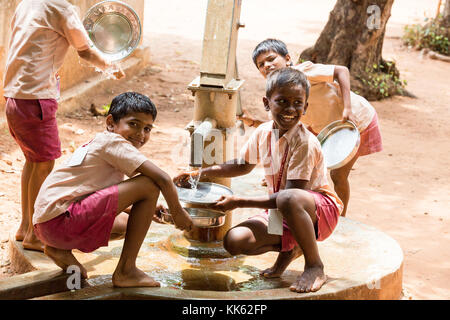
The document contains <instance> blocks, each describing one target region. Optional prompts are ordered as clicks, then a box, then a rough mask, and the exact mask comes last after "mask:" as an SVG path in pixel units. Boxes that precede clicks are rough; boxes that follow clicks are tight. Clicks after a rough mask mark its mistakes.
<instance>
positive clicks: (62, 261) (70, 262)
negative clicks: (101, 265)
mask: <svg viewBox="0 0 450 320" xmlns="http://www.w3.org/2000/svg"><path fill="white" fill-rule="evenodd" d="M44 253H45V255H46V256H48V257H49V258H51V259H52V260H53V261H54V262H55V264H56V265H57V266H58V267H60V268H61V269H63V270H64V271H66V270H67V268H68V267H70V266H74V265H76V266H78V267H79V268H80V272H81V276H82V277H83V278H84V279H86V278H87V270H86V268H85V267H83V265H82V264H81V263H80V262H79V261H78V260H77V259H76V258H75V256H74V255H73V253H72V250H63V249H58V248H53V247H50V246H47V245H45V246H44Z"/></svg>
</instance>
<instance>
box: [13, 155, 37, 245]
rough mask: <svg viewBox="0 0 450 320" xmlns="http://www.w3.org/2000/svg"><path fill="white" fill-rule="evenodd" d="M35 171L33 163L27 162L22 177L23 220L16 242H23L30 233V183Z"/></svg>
mask: <svg viewBox="0 0 450 320" xmlns="http://www.w3.org/2000/svg"><path fill="white" fill-rule="evenodd" d="M32 171H33V163H32V162H30V161H28V160H27V161H25V164H24V166H23V169H22V176H21V184H20V188H21V194H20V195H21V204H22V220H21V221H20V226H19V229H18V230H17V232H16V240H17V241H22V240H23V239H24V238H25V235H26V234H27V232H28V226H29V218H28V216H29V205H28V185H29V182H30V176H31V172H32Z"/></svg>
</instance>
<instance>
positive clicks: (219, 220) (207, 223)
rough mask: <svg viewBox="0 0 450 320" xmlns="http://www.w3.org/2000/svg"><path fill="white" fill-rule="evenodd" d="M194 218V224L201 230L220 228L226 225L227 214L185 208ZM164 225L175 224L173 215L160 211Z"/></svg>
mask: <svg viewBox="0 0 450 320" xmlns="http://www.w3.org/2000/svg"><path fill="white" fill-rule="evenodd" d="M184 209H185V210H186V211H187V212H188V213H189V215H190V216H191V218H192V223H193V224H194V225H195V226H197V227H200V228H212V227H220V226H222V225H223V224H224V223H225V213H223V212H221V211H217V210H211V209H203V208H184ZM160 214H161V219H162V221H163V222H164V223H167V224H173V219H172V215H171V214H170V213H169V212H166V211H160Z"/></svg>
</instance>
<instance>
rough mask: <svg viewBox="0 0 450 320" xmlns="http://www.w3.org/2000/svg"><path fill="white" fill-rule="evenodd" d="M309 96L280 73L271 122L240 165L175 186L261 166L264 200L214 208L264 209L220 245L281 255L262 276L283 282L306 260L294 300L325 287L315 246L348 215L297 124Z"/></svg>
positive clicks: (301, 78) (290, 73)
mask: <svg viewBox="0 0 450 320" xmlns="http://www.w3.org/2000/svg"><path fill="white" fill-rule="evenodd" d="M308 95H309V82H308V80H307V79H306V77H305V75H304V74H303V73H302V72H301V71H298V70H295V69H293V68H282V69H279V70H276V71H274V72H272V73H271V74H270V75H269V76H268V79H267V85H266V96H265V97H264V98H263V103H264V106H265V109H266V111H269V112H270V114H271V116H272V119H273V120H272V121H268V122H266V123H263V124H262V125H260V126H259V127H258V128H257V129H256V130H255V132H253V134H252V136H251V137H250V138H249V140H248V141H247V143H246V144H245V145H244V147H243V148H242V149H241V152H240V158H241V159H239V161H238V160H237V159H235V160H233V161H230V162H227V163H225V164H220V165H213V166H211V167H207V168H202V169H201V170H199V171H195V172H185V173H182V174H180V175H178V176H177V177H175V178H174V182H175V183H176V184H177V185H179V186H183V187H189V182H188V181H189V178H190V177H191V176H192V175H194V176H195V175H198V174H201V176H202V177H237V176H241V175H245V174H248V173H250V172H251V171H252V170H253V169H254V168H255V167H256V165H257V163H262V164H263V165H264V171H265V178H266V180H267V184H268V193H269V194H268V195H267V196H261V197H240V196H236V195H231V196H223V197H221V198H220V199H219V201H218V202H217V204H216V205H214V206H213V207H212V208H213V209H216V210H221V211H227V210H233V209H235V208H261V209H265V211H264V212H263V213H261V214H259V215H257V216H255V217H252V218H250V219H248V220H247V221H244V222H242V223H240V224H238V225H237V226H235V227H233V228H231V229H230V230H229V231H228V232H227V234H226V235H225V238H224V240H223V244H224V247H225V249H226V250H227V251H228V252H230V253H231V254H232V255H239V254H247V255H259V254H263V253H266V252H268V251H278V252H280V254H279V256H278V258H277V260H276V262H275V264H274V265H273V267H271V268H269V269H267V270H264V271H262V272H261V274H262V275H264V276H266V277H269V278H270V277H279V276H280V275H281V274H282V273H283V272H284V270H285V269H286V268H287V267H288V266H289V264H290V263H291V262H292V261H293V260H294V259H296V258H297V257H299V256H300V255H301V254H304V256H305V269H304V272H303V273H302V275H301V276H300V277H299V278H298V279H297V280H296V281H295V282H294V283H293V284H292V285H291V287H290V290H292V291H295V292H310V291H317V290H319V289H320V288H321V287H322V285H323V284H324V283H325V281H326V276H325V273H324V265H323V263H322V261H321V259H320V256H319V251H318V247H317V242H316V241H322V240H324V239H326V238H327V237H328V236H330V234H331V233H332V232H333V230H334V228H335V227H336V225H337V221H338V218H339V214H340V212H341V211H342V209H343V204H342V202H341V200H340V199H339V198H338V197H337V195H336V194H335V193H334V191H333V189H332V188H331V187H330V186H329V183H328V179H327V171H326V167H325V164H324V158H323V154H322V150H321V147H320V143H319V141H318V140H317V138H316V137H315V136H314V135H313V134H312V133H311V132H310V131H309V130H308V129H307V128H306V127H305V125H303V124H302V123H301V122H300V118H301V117H302V115H303V114H304V113H305V111H306V109H307V107H308ZM268 211H270V215H269V212H268ZM277 215H278V218H277ZM280 216H281V218H280ZM280 231H281V232H280Z"/></svg>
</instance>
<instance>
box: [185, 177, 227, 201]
mask: <svg viewBox="0 0 450 320" xmlns="http://www.w3.org/2000/svg"><path fill="white" fill-rule="evenodd" d="M176 188H177V192H178V198H179V199H180V201H182V202H184V203H190V204H201V205H211V204H215V203H217V201H218V200H219V198H220V197H221V196H226V195H232V194H233V191H231V189H230V188H227V187H225V186H223V185H221V184H217V183H212V182H199V183H198V185H197V189H190V188H180V187H178V186H177V187H176Z"/></svg>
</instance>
